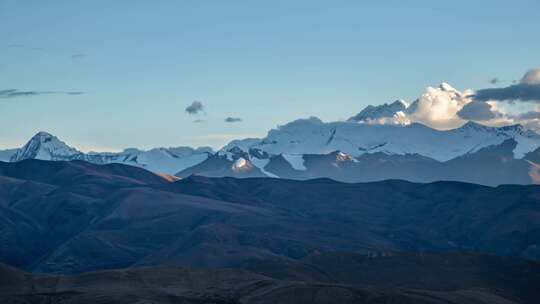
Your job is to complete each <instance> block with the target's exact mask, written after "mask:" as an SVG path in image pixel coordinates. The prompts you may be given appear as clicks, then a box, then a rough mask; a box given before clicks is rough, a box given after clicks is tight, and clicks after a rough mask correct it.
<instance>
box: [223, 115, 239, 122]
mask: <svg viewBox="0 0 540 304" xmlns="http://www.w3.org/2000/svg"><path fill="white" fill-rule="evenodd" d="M241 121H242V118H239V117H230V116H229V117H227V118H225V122H230V123H234V122H241Z"/></svg>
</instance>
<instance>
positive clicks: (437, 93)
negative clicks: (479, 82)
mask: <svg viewBox="0 0 540 304" xmlns="http://www.w3.org/2000/svg"><path fill="white" fill-rule="evenodd" d="M469 93H470V92H468V91H467V92H465V93H461V92H459V91H458V90H456V89H454V88H453V87H451V86H450V85H448V84H447V83H442V84H441V85H440V86H439V87H437V88H434V87H428V88H426V91H425V92H424V94H422V96H420V98H418V100H417V101H416V102H415V103H416V105H415V111H414V112H412V113H409V116H408V118H409V120H410V121H411V122H419V123H423V124H425V125H428V126H430V127H433V128H435V129H440V130H446V129H453V128H457V127H459V126H461V125H462V124H463V123H465V121H464V120H463V119H461V118H460V117H459V116H458V115H457V113H458V112H459V111H460V110H461V109H462V108H463V106H464V105H465V104H467V103H469V102H471V99H470V98H469V97H467V95H469Z"/></svg>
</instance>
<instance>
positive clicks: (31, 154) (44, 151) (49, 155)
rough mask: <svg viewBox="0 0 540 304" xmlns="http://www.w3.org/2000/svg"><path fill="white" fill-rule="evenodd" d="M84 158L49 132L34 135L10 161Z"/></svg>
mask: <svg viewBox="0 0 540 304" xmlns="http://www.w3.org/2000/svg"><path fill="white" fill-rule="evenodd" d="M80 156H82V153H81V152H80V151H78V150H77V149H75V148H72V147H70V146H68V145H67V144H66V143H64V142H63V141H61V140H59V139H58V138H57V137H56V136H53V135H51V134H49V133H47V132H43V131H42V132H39V133H37V134H36V135H34V136H33V137H32V138H31V139H30V140H29V141H28V143H26V145H24V147H22V148H21V149H19V150H17V152H15V154H13V155H12V156H11V159H10V161H12V162H16V161H21V160H25V159H41V160H68V159H69V160H71V159H74V158H78V157H80Z"/></svg>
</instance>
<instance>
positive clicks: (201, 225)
mask: <svg viewBox="0 0 540 304" xmlns="http://www.w3.org/2000/svg"><path fill="white" fill-rule="evenodd" d="M472 170H474V168H473V169H472ZM538 201H540V186H518V185H511V186H499V187H496V188H491V187H485V186H479V185H474V184H466V183H457V182H436V183H429V184H415V183H410V182H405V181H395V180H393V181H392V180H390V181H384V182H376V183H360V184H349V183H340V182H336V181H332V180H329V179H316V180H308V181H294V180H285V179H275V178H274V179H273V178H247V179H234V178H207V177H200V176H192V177H189V178H186V179H182V180H179V181H177V182H170V181H168V180H165V179H163V178H161V177H160V176H158V175H156V174H153V173H151V172H149V171H146V170H143V169H140V168H137V167H133V166H126V165H122V164H109V165H95V164H91V163H88V162H83V161H70V162H62V161H57V162H53V161H40V160H24V161H20V162H14V163H1V162H0V227H2V229H0V240H2V245H3V246H2V250H0V262H3V263H7V264H9V265H13V266H16V267H19V268H23V269H26V270H32V271H41V272H81V271H90V270H96V269H108V268H119V267H128V266H136V265H140V266H141V265H158V264H174V265H180V266H197V267H209V266H211V267H232V266H235V265H239V264H241V263H243V262H245V261H248V260H252V259H257V260H267V259H276V258H277V259H286V260H288V259H293V260H298V259H302V258H304V257H306V256H308V255H310V254H312V253H313V252H316V251H346V252H356V253H364V254H366V253H369V252H371V251H395V250H398V251H414V252H449V251H468V252H477V253H483V254H496V255H502V256H514V257H521V258H527V259H533V260H540V234H538V231H540V218H539V215H538V212H537V211H538Z"/></svg>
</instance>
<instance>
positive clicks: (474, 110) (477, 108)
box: [457, 100, 501, 121]
mask: <svg viewBox="0 0 540 304" xmlns="http://www.w3.org/2000/svg"><path fill="white" fill-rule="evenodd" d="M492 108H493V106H492V105H491V104H489V103H487V102H483V101H477V100H473V101H471V102H469V103H467V104H465V105H464V106H463V108H461V110H459V111H458V112H457V115H458V116H459V117H461V118H463V119H466V120H480V121H484V120H490V119H493V118H495V117H498V116H500V115H501V113H500V112H498V111H497V110H493V109H492Z"/></svg>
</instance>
